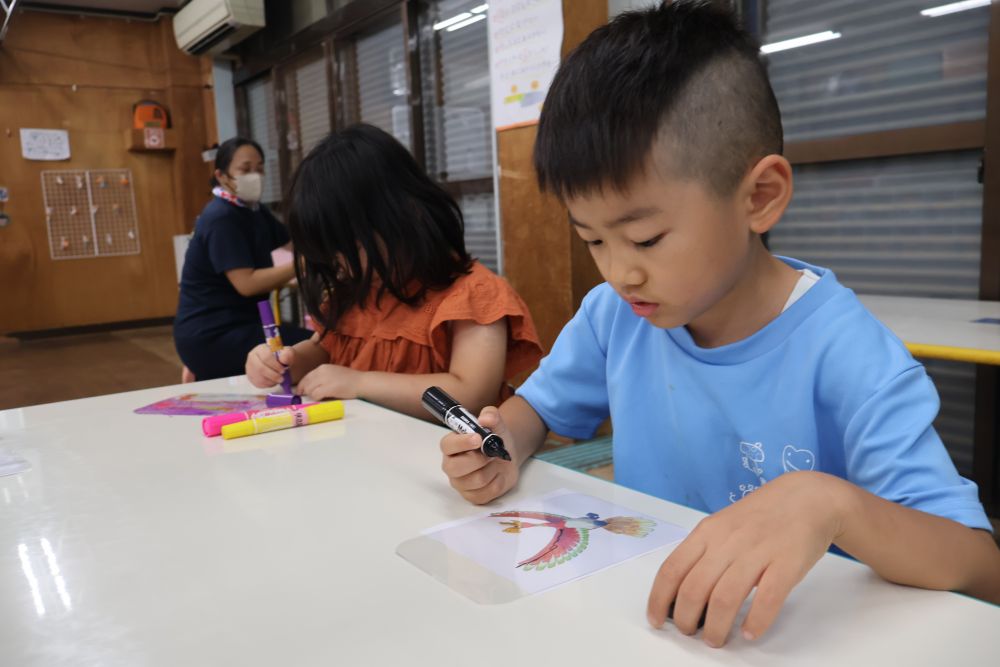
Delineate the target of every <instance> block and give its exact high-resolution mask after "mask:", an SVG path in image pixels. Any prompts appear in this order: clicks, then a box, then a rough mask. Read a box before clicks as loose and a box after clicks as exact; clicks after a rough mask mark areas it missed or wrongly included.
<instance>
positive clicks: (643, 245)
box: [635, 234, 663, 248]
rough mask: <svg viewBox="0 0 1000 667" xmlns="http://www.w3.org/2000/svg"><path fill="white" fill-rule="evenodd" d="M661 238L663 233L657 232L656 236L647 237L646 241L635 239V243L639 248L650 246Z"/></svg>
mask: <svg viewBox="0 0 1000 667" xmlns="http://www.w3.org/2000/svg"><path fill="white" fill-rule="evenodd" d="M662 238H663V234H657V235H656V236H654V237H653V238H651V239H649V240H648V241H636V242H635V244H636V245H637V246H639V247H640V248H652V247H653V246H654V245H656V244H657V243H659V242H660V239H662Z"/></svg>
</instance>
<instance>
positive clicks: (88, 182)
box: [42, 169, 140, 259]
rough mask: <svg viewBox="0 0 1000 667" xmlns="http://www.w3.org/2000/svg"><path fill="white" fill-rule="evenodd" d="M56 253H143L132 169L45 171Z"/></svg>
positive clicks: (53, 252)
mask: <svg viewBox="0 0 1000 667" xmlns="http://www.w3.org/2000/svg"><path fill="white" fill-rule="evenodd" d="M42 194H43V196H44V200H45V221H46V225H47V226H48V229H49V254H50V255H51V257H52V259H82V258H85V257H108V256H112V255H137V254H139V250H140V246H139V226H138V221H137V220H136V211H135V192H134V190H133V188H132V171H131V170H129V169H90V170H65V171H43V172H42Z"/></svg>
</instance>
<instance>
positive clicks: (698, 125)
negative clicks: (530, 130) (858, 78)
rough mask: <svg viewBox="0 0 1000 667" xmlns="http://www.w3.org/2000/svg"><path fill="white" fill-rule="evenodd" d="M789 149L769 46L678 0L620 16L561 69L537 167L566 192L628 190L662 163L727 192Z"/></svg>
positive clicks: (554, 188)
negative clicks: (767, 61)
mask: <svg viewBox="0 0 1000 667" xmlns="http://www.w3.org/2000/svg"><path fill="white" fill-rule="evenodd" d="M781 150H782V132H781V116H780V114H779V111H778V103H777V101H776V100H775V98H774V92H773V91H772V90H771V85H770V83H769V82H768V79H767V73H766V71H765V69H764V65H763V63H762V62H761V60H760V46H759V44H758V43H757V41H756V40H755V39H754V38H753V37H752V36H751V35H750V34H749V33H747V32H746V31H745V30H743V29H742V28H740V27H739V25H738V24H737V22H736V20H735V18H734V17H733V16H732V15H731V14H730V13H729V12H727V11H725V10H723V9H720V8H717V7H715V6H713V5H711V4H710V3H709V2H704V1H696V0H695V1H692V0H675V2H672V3H669V4H664V5H661V6H659V7H657V8H654V9H649V10H646V11H639V12H627V13H624V14H621V15H620V16H618V17H617V18H616V19H614V20H613V21H612V22H611V23H609V24H608V25H605V26H602V27H600V28H598V29H597V30H595V31H594V32H593V33H591V34H590V36H589V37H587V39H586V40H584V41H583V43H581V44H580V45H579V46H578V47H577V48H576V49H574V50H573V52H572V53H570V55H569V56H568V57H567V58H566V60H565V61H564V62H563V64H562V65H561V66H560V67H559V71H558V72H557V73H556V76H555V79H554V80H553V82H552V86H551V88H550V89H549V93H548V96H547V97H546V98H545V104H544V105H543V107H542V115H541V120H540V122H539V126H538V139H537V141H536V143H535V156H534V159H535V170H536V172H537V174H538V183H539V186H540V187H541V189H542V190H543V191H545V190H548V191H551V192H553V193H554V194H556V195H557V196H559V197H561V198H564V199H565V198H567V197H573V196H576V195H581V194H586V193H588V192H593V191H600V190H601V189H602V188H604V187H605V186H610V187H612V188H614V189H616V190H619V191H624V190H625V189H626V188H627V186H628V184H629V182H630V180H631V179H632V178H633V177H634V176H635V175H637V174H639V173H642V172H643V170H644V169H645V168H646V166H647V164H649V159H650V157H652V162H653V164H654V165H655V167H656V168H657V169H662V170H664V171H665V172H666V173H669V174H671V175H672V176H677V177H681V178H686V179H693V180H697V181H698V182H700V183H702V184H703V185H705V186H706V187H707V188H709V190H710V191H713V192H714V193H716V194H718V195H720V196H728V195H730V194H732V192H733V190H734V189H735V188H736V186H737V185H738V184H739V182H740V180H741V179H742V178H743V176H744V175H745V174H746V170H747V169H748V168H749V167H751V166H752V165H753V164H754V163H756V161H757V160H759V159H760V158H762V157H764V156H765V155H770V154H773V153H777V154H780V153H781Z"/></svg>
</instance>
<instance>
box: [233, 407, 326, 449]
mask: <svg viewBox="0 0 1000 667" xmlns="http://www.w3.org/2000/svg"><path fill="white" fill-rule="evenodd" d="M343 416H344V404H343V403H342V402H341V401H327V402H326V403H317V404H315V405H309V406H306V407H304V408H302V409H301V410H290V411H288V412H284V413H282V414H278V415H268V416H264V417H256V418H251V419H247V420H246V421H242V422H236V423H235V424H227V425H225V426H223V427H222V437H223V438H225V439H226V440H229V439H231V438H242V437H243V436H246V435H255V434H257V433H267V432H268V431H280V430H281V429H285V428H294V427H296V426H305V425H306V424H318V423H320V422H328V421H333V420H334V419H340V418H342V417H343Z"/></svg>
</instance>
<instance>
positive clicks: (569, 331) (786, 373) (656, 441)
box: [517, 258, 991, 530]
mask: <svg viewBox="0 0 1000 667" xmlns="http://www.w3.org/2000/svg"><path fill="white" fill-rule="evenodd" d="M781 259H783V261H785V262H786V263H788V264H789V265H790V266H792V267H793V268H795V269H803V268H808V269H811V270H812V271H814V272H815V273H816V274H818V275H819V276H820V280H819V281H818V282H817V283H816V284H815V285H814V286H813V287H812V288H811V289H810V290H809V291H808V292H806V293H805V294H804V295H803V296H802V298H801V299H799V300H798V301H796V302H795V303H794V304H792V305H791V307H789V308H788V310H786V311H785V312H784V313H782V314H781V315H779V316H778V317H777V318H776V319H775V320H773V321H772V322H771V323H769V324H768V325H767V326H765V327H764V328H763V329H761V330H760V331H758V332H757V333H755V334H753V335H752V336H750V337H749V338H746V339H744V340H742V341H738V342H736V343H733V344H731V345H725V346H723V347H718V348H712V349H706V348H701V347H698V346H697V345H696V344H695V342H694V340H693V339H692V338H691V335H690V334H689V333H688V331H687V329H686V328H684V327H678V328H675V329H660V328H657V327H655V326H653V325H652V324H650V323H649V322H648V321H646V320H645V319H643V318H641V317H639V316H637V315H636V314H635V313H633V312H632V309H631V308H630V307H629V305H628V304H627V303H626V302H625V301H624V300H623V299H622V298H621V297H619V296H618V295H617V294H616V293H615V291H614V290H613V289H612V288H611V287H610V286H609V285H608V284H606V283H605V284H602V285H600V286H598V287H596V288H594V289H593V290H592V291H591V292H590V293H589V294H588V295H587V296H586V298H585V299H584V300H583V304H582V305H581V307H580V310H579V311H578V312H577V314H576V315H575V316H574V317H573V319H572V320H571V321H570V322H569V324H567V325H566V327H565V328H564V329H563V330H562V333H560V334H559V338H558V339H557V340H556V343H555V345H554V346H553V349H552V353H551V354H549V356H547V357H546V358H545V359H543V360H542V363H541V366H540V367H539V369H538V370H537V371H535V373H534V374H533V375H532V376H531V377H530V378H528V380H527V382H525V383H524V385H522V386H521V388H520V389H518V390H517V393H518V395H520V396H521V397H523V398H524V399H525V400H527V401H528V403H530V404H531V406H532V407H533V408H534V409H535V411H536V412H537V413H538V415H539V416H540V417H541V418H542V420H543V421H544V422H545V424H546V425H547V426H548V428H550V429H551V430H553V431H555V432H557V433H560V434H562V435H566V436H569V437H574V438H588V437H591V436H592V435H593V433H594V431H595V429H596V428H597V427H598V426H599V425H600V424H601V422H603V421H604V419H606V418H607V417H608V416H610V417H611V419H612V423H613V426H614V464H615V481H616V482H618V483H619V484H622V485H624V486H627V487H630V488H633V489H636V490H638V491H642V492H644V493H648V494H651V495H654V496H658V497H660V498H664V499H666V500H669V501H673V502H676V503H680V504H682V505H687V506H688V507H693V508H695V509H699V510H702V511H705V512H715V511H718V510H720V509H722V508H723V507H726V506H727V505H729V504H730V503H732V502H735V501H737V500H739V499H740V498H742V497H743V496H744V495H746V494H747V493H750V492H751V491H753V490H755V489H757V488H758V487H760V486H761V485H762V484H764V483H766V482H767V481H769V480H772V479H774V478H776V477H778V476H779V475H781V474H782V473H785V472H789V471H793V470H817V471H822V472H825V473H829V474H832V475H836V476H837V477H841V478H843V479H846V480H848V481H850V482H852V483H854V484H856V485H857V486H860V487H861V488H863V489H866V490H868V491H870V492H872V493H874V494H877V495H879V496H882V497H883V498H886V499H888V500H891V501H893V502H897V503H899V504H901V505H905V506H907V507H913V508H915V509H919V510H922V511H924V512H928V513H930V514H936V515H939V516H942V517H946V518H948V519H952V520H954V521H957V522H959V523H962V524H965V525H967V526H970V527H973V528H983V529H986V530H990V529H991V527H990V523H989V521H988V520H987V518H986V514H985V512H984V511H983V507H982V505H981V504H980V503H979V500H978V496H977V490H976V485H975V484H973V483H972V482H970V481H968V480H966V479H964V478H962V477H961V476H960V475H959V474H958V472H957V471H956V470H955V466H954V464H953V463H952V461H951V459H950V458H949V456H948V453H947V451H946V450H945V448H944V445H943V444H942V442H941V439H940V438H939V437H938V434H937V432H936V431H935V430H934V427H933V426H932V422H933V421H934V418H935V416H936V415H937V412H938V406H939V401H938V396H937V392H936V391H935V389H934V385H933V384H932V383H931V381H930V379H929V378H928V377H927V374H926V373H925V372H924V367H923V366H922V365H921V364H920V363H919V362H917V361H915V360H914V359H913V357H912V356H911V355H910V353H909V352H908V351H907V350H906V348H905V347H904V346H903V344H902V343H901V342H900V340H899V339H898V338H896V337H895V336H894V335H893V334H892V333H891V332H890V331H889V330H888V329H886V327H885V326H884V325H882V324H881V323H880V322H879V321H878V320H876V319H875V317H874V316H873V315H872V314H871V313H869V312H868V311H867V310H866V309H865V308H864V306H862V305H861V302H860V301H859V300H858V299H857V297H856V296H855V295H854V293H853V292H852V291H851V290H849V289H847V288H846V287H844V286H842V285H841V284H840V283H838V282H837V279H836V277H835V276H834V275H833V272H832V271H829V270H827V269H822V268H819V267H815V266H810V265H808V264H805V263H803V262H799V261H796V260H791V259H786V258H781Z"/></svg>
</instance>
